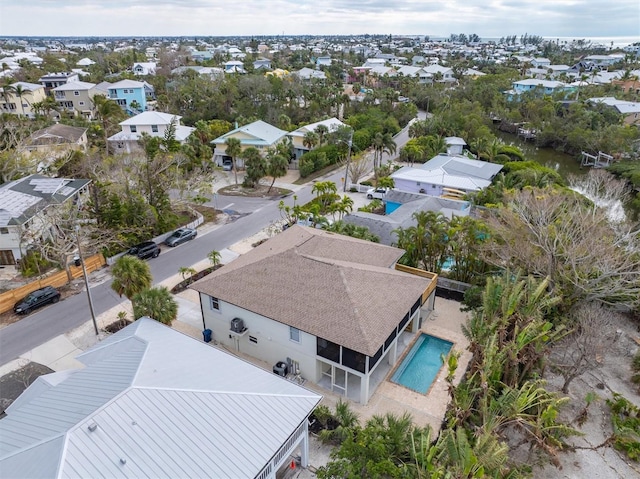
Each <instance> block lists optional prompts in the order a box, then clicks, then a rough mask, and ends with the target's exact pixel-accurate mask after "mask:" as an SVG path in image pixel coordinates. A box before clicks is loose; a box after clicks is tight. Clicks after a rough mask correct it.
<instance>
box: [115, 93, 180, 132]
mask: <svg viewBox="0 0 640 479" xmlns="http://www.w3.org/2000/svg"><path fill="white" fill-rule="evenodd" d="M112 88H113V87H112ZM181 118H182V117H181V116H180V115H172V114H171V113H162V112H160V111H145V112H142V113H140V114H138V115H136V116H132V117H131V118H128V119H126V120H124V121H121V122H120V125H170V124H171V123H173V122H174V121H175V122H176V123H178V124H179V123H180V119H181Z"/></svg>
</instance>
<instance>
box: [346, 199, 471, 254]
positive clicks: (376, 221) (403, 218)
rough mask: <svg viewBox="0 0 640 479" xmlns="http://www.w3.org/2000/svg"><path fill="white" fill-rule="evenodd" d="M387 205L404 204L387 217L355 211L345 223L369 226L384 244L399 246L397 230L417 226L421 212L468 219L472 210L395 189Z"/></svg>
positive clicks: (465, 205) (456, 202)
mask: <svg viewBox="0 0 640 479" xmlns="http://www.w3.org/2000/svg"><path fill="white" fill-rule="evenodd" d="M385 203H387V204H389V203H395V204H400V206H399V207H397V209H394V210H393V211H392V212H390V213H387V214H385V215H377V214H373V213H364V212H362V211H354V212H353V213H351V214H348V215H347V216H345V217H344V222H345V223H350V224H354V225H356V226H365V227H366V228H368V229H369V231H371V233H373V234H374V235H376V236H378V237H379V238H380V243H381V244H386V245H389V246H391V245H395V244H396V242H397V241H398V235H397V234H396V233H394V232H393V231H394V230H396V229H398V228H404V229H406V228H408V227H410V226H415V225H416V220H415V218H414V217H413V213H415V212H418V211H435V212H438V213H442V214H443V215H444V216H445V217H447V218H449V219H451V217H452V216H454V215H455V216H468V215H469V213H470V211H471V208H470V205H469V203H468V202H467V201H459V200H452V199H447V198H439V197H436V196H425V195H420V194H414V193H405V192H402V191H397V190H391V191H390V192H389V193H387V194H386V196H385Z"/></svg>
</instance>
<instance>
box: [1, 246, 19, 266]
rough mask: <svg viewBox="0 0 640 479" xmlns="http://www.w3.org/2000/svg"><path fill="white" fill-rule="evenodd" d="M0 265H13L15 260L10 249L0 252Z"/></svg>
mask: <svg viewBox="0 0 640 479" xmlns="http://www.w3.org/2000/svg"><path fill="white" fill-rule="evenodd" d="M0 264H8V265H11V266H13V265H15V264H16V260H15V258H14V257H13V251H11V250H10V249H2V250H0Z"/></svg>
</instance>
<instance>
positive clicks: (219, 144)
mask: <svg viewBox="0 0 640 479" xmlns="http://www.w3.org/2000/svg"><path fill="white" fill-rule="evenodd" d="M286 134H287V132H286V131H284V130H281V129H280V128H276V127H275V126H273V125H270V124H269V123H266V122H264V121H262V120H258V121H254V122H253V123H249V124H248V125H244V126H241V127H239V128H236V129H235V130H231V131H230V132H228V133H225V134H224V135H222V136H219V137H218V138H216V139H215V140H213V141H212V142H211V144H212V145H213V147H214V148H215V149H214V151H213V161H214V163H215V164H216V165H218V166H224V165H225V162H229V161H231V157H230V156H229V155H227V151H226V150H227V145H226V143H225V142H226V141H227V139H228V138H237V139H238V140H240V144H241V147H242V149H243V150H244V149H246V148H248V147H250V146H253V147H254V148H257V149H258V151H260V152H261V153H266V150H267V148H270V147H273V146H275V145H276V144H278V143H279V142H280V141H281V140H282V139H283V138H284V137H285V135H286ZM236 165H237V167H238V168H243V167H244V162H243V160H242V158H236Z"/></svg>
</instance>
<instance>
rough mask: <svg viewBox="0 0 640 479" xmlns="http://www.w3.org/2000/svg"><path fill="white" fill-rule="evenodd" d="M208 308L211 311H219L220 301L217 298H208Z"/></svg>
mask: <svg viewBox="0 0 640 479" xmlns="http://www.w3.org/2000/svg"><path fill="white" fill-rule="evenodd" d="M209 306H210V307H211V309H215V310H217V311H220V300H218V298H214V297H213V296H209Z"/></svg>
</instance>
